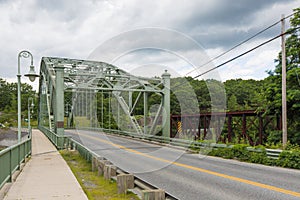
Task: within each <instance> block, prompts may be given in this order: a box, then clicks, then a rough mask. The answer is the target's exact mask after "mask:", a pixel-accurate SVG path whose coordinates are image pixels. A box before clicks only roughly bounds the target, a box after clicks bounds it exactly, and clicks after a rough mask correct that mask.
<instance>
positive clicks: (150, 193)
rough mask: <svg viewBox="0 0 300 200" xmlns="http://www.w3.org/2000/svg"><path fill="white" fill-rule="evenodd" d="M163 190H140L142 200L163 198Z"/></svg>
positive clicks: (163, 199)
mask: <svg viewBox="0 0 300 200" xmlns="http://www.w3.org/2000/svg"><path fill="white" fill-rule="evenodd" d="M165 198H166V197H165V191H164V190H160V189H158V190H142V200H165Z"/></svg>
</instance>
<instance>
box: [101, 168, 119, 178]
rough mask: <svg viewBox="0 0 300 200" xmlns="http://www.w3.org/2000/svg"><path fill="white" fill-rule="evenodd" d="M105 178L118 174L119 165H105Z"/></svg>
mask: <svg viewBox="0 0 300 200" xmlns="http://www.w3.org/2000/svg"><path fill="white" fill-rule="evenodd" d="M103 171H104V173H103V176H104V179H105V180H110V179H111V177H112V176H117V167H115V166H113V165H104V170H103Z"/></svg>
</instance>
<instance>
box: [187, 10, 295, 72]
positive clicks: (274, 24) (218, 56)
mask: <svg viewBox="0 0 300 200" xmlns="http://www.w3.org/2000/svg"><path fill="white" fill-rule="evenodd" d="M295 13H296V12H295ZM295 13H292V14H290V15H288V16H286V17H284V18H283V19H287V18H290V17H291V16H293V15H294V14H295ZM281 20H282V19H281ZM281 20H279V21H277V22H275V23H273V24H271V25H270V26H268V27H266V28H264V29H263V30H261V31H259V32H257V33H256V34H254V35H252V36H251V37H249V38H248V39H246V40H243V41H242V42H240V43H238V44H237V45H235V46H233V47H232V48H230V49H228V50H227V51H225V52H223V53H221V54H219V55H217V56H216V57H214V58H212V59H211V60H209V61H208V62H206V63H204V64H202V65H200V66H198V67H196V68H195V69H193V70H191V71H189V72H188V73H186V75H188V74H190V73H192V72H194V71H196V70H197V69H199V68H201V67H204V66H205V65H207V64H209V63H211V62H213V61H214V60H216V59H218V58H220V57H222V56H224V55H225V54H227V53H229V52H230V51H232V50H234V49H235V48H237V47H239V46H241V45H243V44H245V43H246V42H248V41H250V40H252V39H253V38H255V37H257V36H258V35H260V34H262V33H263V32H265V31H267V30H269V29H270V28H272V27H274V26H276V25H277V24H279V23H280V22H281Z"/></svg>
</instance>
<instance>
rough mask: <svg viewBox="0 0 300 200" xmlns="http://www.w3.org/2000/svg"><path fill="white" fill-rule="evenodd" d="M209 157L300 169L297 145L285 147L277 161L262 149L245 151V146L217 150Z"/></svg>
mask: <svg viewBox="0 0 300 200" xmlns="http://www.w3.org/2000/svg"><path fill="white" fill-rule="evenodd" d="M209 155H210V156H218V157H222V158H226V159H236V160H239V161H244V162H250V163H258V164H264V165H271V166H280V167H287V168H294V169H300V147H299V145H292V144H288V145H287V150H284V151H282V152H281V153H280V155H279V159H278V160H276V159H273V158H268V157H267V153H266V150H265V148H264V147H262V146H259V147H257V148H254V149H253V148H250V149H247V145H245V144H239V145H234V146H233V147H232V148H229V147H226V148H218V149H213V150H212V151H211V152H209Z"/></svg>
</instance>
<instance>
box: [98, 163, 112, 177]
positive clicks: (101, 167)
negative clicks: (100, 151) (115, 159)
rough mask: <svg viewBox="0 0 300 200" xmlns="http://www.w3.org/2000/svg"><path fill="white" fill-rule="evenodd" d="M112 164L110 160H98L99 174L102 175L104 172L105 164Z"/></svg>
mask: <svg viewBox="0 0 300 200" xmlns="http://www.w3.org/2000/svg"><path fill="white" fill-rule="evenodd" d="M107 164H110V162H109V161H108V160H98V175H99V176H101V175H103V173H104V166H105V165H107Z"/></svg>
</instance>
